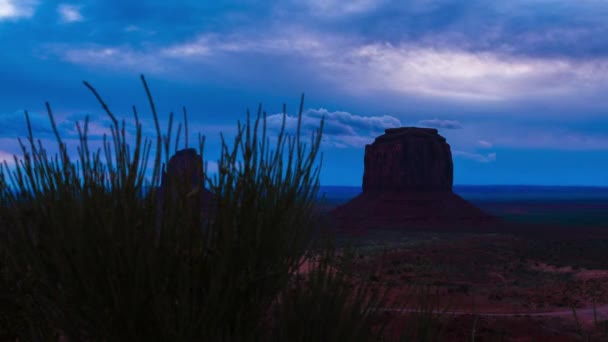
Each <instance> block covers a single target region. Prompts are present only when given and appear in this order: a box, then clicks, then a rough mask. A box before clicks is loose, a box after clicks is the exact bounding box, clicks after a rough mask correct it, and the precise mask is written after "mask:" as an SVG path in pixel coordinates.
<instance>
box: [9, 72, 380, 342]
mask: <svg viewBox="0 0 608 342" xmlns="http://www.w3.org/2000/svg"><path fill="white" fill-rule="evenodd" d="M141 80H142V82H143V85H144V88H145V91H146V93H147V96H148V99H149V103H150V107H151V110H152V114H153V117H154V122H155V126H156V132H157V139H156V155H155V159H154V169H153V174H152V179H151V181H149V182H144V174H145V167H141V166H142V165H144V166H145V165H147V159H148V154H149V152H150V146H151V143H150V141H149V140H148V139H146V140H145V142H144V145H143V150H142V145H141V138H142V135H141V132H142V126H141V123H140V122H139V118H138V114H137V110H136V108H135V107H133V115H134V118H135V122H136V127H137V134H136V144H135V148H134V149H133V150H131V149H130V147H129V145H128V144H127V143H126V139H125V122H124V120H123V121H122V127H120V126H119V124H118V120H117V119H116V117H115V116H114V114H113V113H112V112H111V111H110V110H109V108H108V106H107V105H106V104H105V102H104V101H103V100H102V98H101V97H100V96H99V94H98V93H97V91H96V90H95V89H94V88H93V87H91V86H90V85H89V84H88V83H87V82H84V84H85V86H87V87H88V88H89V89H90V90H91V92H92V93H93V94H94V95H95V97H96V98H97V100H98V101H99V102H100V104H101V105H102V107H103V109H104V110H105V112H106V113H107V115H108V116H109V117H110V118H111V119H112V122H113V125H112V126H111V133H112V143H113V147H114V154H112V153H111V151H112V149H111V146H110V144H109V143H108V142H107V139H106V138H107V137H106V135H104V139H103V147H104V153H105V157H106V165H103V164H102V163H101V161H100V152H101V151H100V150H98V151H97V152H96V153H95V154H93V155H92V154H91V153H90V152H89V148H88V145H87V130H88V119H89V118H88V117H86V119H85V123H84V130H81V127H80V124H79V123H77V129H78V132H79V136H80V146H79V147H78V153H79V158H80V163H76V164H74V163H72V162H71V161H70V159H69V157H68V154H67V148H66V145H65V144H64V143H63V142H62V139H61V137H60V135H59V132H58V131H57V128H56V125H55V121H54V119H53V114H52V111H51V108H50V105H49V104H48V103H47V104H46V107H47V112H48V115H49V119H50V121H51V125H52V128H53V131H54V133H55V135H56V138H57V141H58V144H59V150H60V156H59V157H57V155H55V158H54V160H50V161H49V159H48V158H47V155H46V151H45V150H44V148H43V147H42V145H41V143H40V141H39V142H38V147H37V146H36V144H35V143H34V139H33V135H32V130H31V125H30V121H29V115H28V113H27V111H26V112H25V116H26V120H27V125H28V133H29V135H28V140H29V145H30V150H31V151H28V149H27V148H26V146H25V145H24V144H23V142H22V141H21V139H19V143H20V145H21V148H22V150H23V156H24V160H21V161H20V163H17V164H16V166H17V168H16V170H15V171H14V172H13V173H10V172H9V170H8V166H7V164H6V162H5V163H4V167H5V168H6V174H8V176H9V177H10V180H11V183H12V184H13V185H14V186H15V185H16V186H17V188H18V191H17V192H16V193H14V192H13V191H11V190H10V187H9V183H8V178H7V176H6V175H5V171H4V168H2V172H1V173H0V203H1V206H0V207H1V208H0V215H1V217H0V224H1V225H2V226H3V227H4V228H6V229H4V230H3V231H2V233H3V236H2V239H1V247H2V251H4V252H5V253H4V255H3V257H4V258H5V260H4V265H5V267H4V269H5V271H6V272H5V276H4V279H3V280H4V284H5V285H6V286H5V287H4V289H6V290H7V291H8V288H9V287H10V286H12V285H14V284H15V283H16V282H17V281H16V279H18V278H19V277H21V276H22V275H23V274H28V275H29V276H28V278H27V279H28V281H27V282H26V283H27V286H24V287H22V288H23V291H25V292H24V293H23V294H21V295H17V294H16V295H15V298H17V300H16V301H15V303H13V304H14V305H15V306H16V307H18V310H20V311H21V312H24V313H25V314H24V317H27V319H28V320H30V321H32V320H34V319H36V322H34V323H37V324H38V325H39V327H36V326H35V325H36V324H30V325H28V326H27V330H28V334H25V332H19V333H18V334H19V335H20V337H21V339H24V338H25V339H27V338H30V339H34V340H37V339H40V340H48V339H49V336H50V335H49V334H52V333H51V332H52V331H54V329H59V330H60V331H62V332H63V333H64V334H65V335H66V336H67V337H68V338H69V339H70V340H73V341H80V340H93V341H195V340H196V341H198V340H211V341H228V340H236V341H255V340H261V339H270V340H273V339H282V340H295V339H296V338H297V337H298V336H301V333H303V332H304V331H306V329H307V328H308V327H309V325H308V324H309V323H311V322H313V321H314V322H323V323H324V324H323V325H322V326H321V328H320V330H317V331H314V333H312V334H311V335H310V336H311V337H314V338H317V337H322V336H324V337H327V338H329V337H331V338H335V339H336V340H340V341H342V340H345V339H343V338H344V337H354V336H355V335H356V336H357V337H359V338H360V339H362V340H363V339H369V338H371V336H372V335H373V334H372V330H371V329H368V328H366V327H367V326H368V325H367V322H368V317H370V315H371V314H372V313H373V307H374V306H378V305H380V303H381V301H382V300H383V299H382V296H376V295H370V290H369V289H370V287H364V288H363V289H362V290H357V291H351V292H349V290H348V289H349V288H351V287H352V286H351V284H348V282H347V281H345V279H346V278H345V276H344V275H343V274H341V273H340V272H333V273H332V272H327V271H326V270H327V267H328V265H329V264H330V263H331V262H332V260H334V259H335V258H334V256H335V250H334V248H333V247H332V246H333V245H332V243H331V241H330V240H329V238H326V239H323V241H321V239H313V238H312V237H313V233H314V232H315V231H316V232H319V231H325V232H326V233H327V230H326V229H325V228H323V225H322V224H321V221H320V220H319V217H318V215H316V214H314V212H313V210H312V209H313V204H314V201H315V198H316V193H317V190H318V173H319V169H320V165H319V166H317V167H316V168H313V166H314V163H315V160H316V156H317V153H318V150H319V145H320V141H321V134H322V128H323V120H321V125H320V128H319V129H318V130H317V132H316V134H315V133H313V135H312V137H311V146H310V152H309V153H305V151H306V144H304V143H301V142H300V127H301V118H302V109H303V96H302V102H301V103H300V111H299V116H298V128H297V133H296V135H295V136H286V134H285V130H284V128H285V117H286V114H285V106H283V109H284V110H283V112H284V113H283V126H282V128H281V131H280V133H279V136H278V141H277V145H276V149H275V150H269V145H270V140H269V138H268V137H267V136H266V113H264V115H263V120H260V119H261V114H262V107H261V105H260V107H259V109H258V113H257V118H256V120H255V124H254V126H253V129H252V126H251V123H250V114H249V111H248V112H247V122H246V124H245V125H243V126H242V125H241V124H240V122H239V124H238V127H239V129H238V134H237V136H236V138H235V141H234V146H233V147H232V148H229V147H228V145H227V144H226V142H225V140H224V138H223V136H222V151H221V159H220V161H219V172H218V175H217V176H216V177H214V178H213V179H211V178H210V177H208V175H207V170H206V169H205V170H204V177H205V182H204V183H208V185H209V188H210V189H211V191H212V192H213V193H214V196H215V201H216V203H217V204H218V206H217V211H216V213H215V215H213V217H212V218H211V219H210V220H207V219H206V218H205V217H202V216H201V215H200V213H198V212H192V210H193V209H192V206H189V205H185V204H186V203H187V201H190V200H191V198H189V197H188V195H184V196H181V197H180V198H178V199H177V200H176V201H165V204H163V205H162V207H159V206H158V202H157V197H158V192H157V190H156V186H158V185H159V181H160V177H159V175H160V172H161V152H162V148H163V147H164V152H165V162H166V160H167V159H168V157H169V147H170V142H171V126H172V120H173V114H172V113H171V115H170V119H169V129H168V132H167V134H166V135H162V136H161V132H160V128H159V124H158V118H157V115H156V109H155V105H154V102H153V100H152V96H151V94H150V90H149V88H148V85H147V83H146V81H145V78H144V77H143V75H142V76H141ZM183 113H184V120H185V121H186V120H187V113H186V110H185V108H184V111H183ZM260 121H261V122H262V124H263V125H262V134H261V136H259V132H258V131H259V129H258V126H259V123H260ZM185 127H186V137H187V122H186V126H185ZM180 128H181V126H180ZM179 131H180V129H179V128H178V134H177V139H176V141H175V150H177V148H178V142H179ZM185 144H186V147H187V145H188V142H187V139H186V143H185ZM203 147H204V137H202V138H201V136H200V134H199V150H200V154H201V155H203ZM285 148H287V152H288V156H287V158H286V159H285V158H284V151H285V150H284V149H285ZM131 152H132V153H131ZM239 157H240V158H241V159H242V160H239ZM14 159H15V161H16V162H17V158H16V157H14ZM140 167H141V168H140ZM203 186H204V184H200V185H199V186H198V188H196V189H194V193H196V192H197V191H201V189H202V187H203ZM144 187H147V188H148V189H151V190H150V191H149V192H148V193H146V194H145V195H142V194H143V191H142V190H143V188H144ZM180 187H183V188H182V189H181V190H189V189H185V188H186V187H187V184H181V185H180ZM179 193H184V194H185V193H188V191H184V192H182V191H180V192H179ZM190 195H192V192H191V193H190ZM142 196H144V197H143V198H142ZM159 210H161V211H162V212H163V216H162V221H161V222H160V224H159V227H160V230H159V231H156V229H154V228H155V227H156V223H157V222H156V221H155V220H156V217H157V216H156V214H155V213H156V212H158V211H159ZM324 236H329V234H328V233H327V234H324ZM328 241H329V242H328ZM320 242H323V243H322V244H321V243H320ZM311 254H321V255H324V256H325V257H324V258H322V259H321V260H322V261H320V262H319V263H318V264H317V266H316V267H315V268H313V270H312V273H311V274H309V281H308V282H307V283H306V284H307V286H300V285H299V284H300V283H298V281H297V280H294V275H295V274H296V273H297V272H296V270H297V268H298V266H299V265H300V263H301V262H302V260H306V259H307V258H309V257H310V256H311ZM294 284H295V285H294ZM13 287H14V286H13ZM360 289H361V288H360ZM11 291H13V292H14V293H17V291H16V290H14V289H13V290H11ZM23 291H22V292H23ZM332 297H333V298H336V300H335V301H330V299H331V298H332ZM278 299H281V300H278ZM382 303H383V302H382ZM293 308H300V309H301V310H300V311H291V309H293ZM277 312H278V313H280V314H281V315H279V316H278V318H277V316H276V315H275V316H274V318H272V317H273V314H272V313H277ZM290 312H291V313H292V315H288V313H290ZM295 312H298V316H297V317H299V318H301V321H300V323H301V324H298V322H297V321H291V319H292V318H294V319H295V318H297V317H296V316H293V313H295ZM269 313H270V314H269ZM3 314H4V315H8V314H14V312H10V313H6V312H4V313H3ZM269 317H271V319H269ZM285 317H289V320H287V319H286V318H285ZM13 319H17V318H15V317H13ZM289 322H291V323H289ZM25 327H26V326H25V325H23V328H25ZM28 336H29V337H28ZM329 340H331V339H329ZM346 340H348V339H346Z"/></svg>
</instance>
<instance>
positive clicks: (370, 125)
mask: <svg viewBox="0 0 608 342" xmlns="http://www.w3.org/2000/svg"><path fill="white" fill-rule="evenodd" d="M323 116H324V117H325V122H324V127H323V144H324V146H327V144H329V145H331V146H332V147H337V148H346V147H356V148H361V147H365V145H366V144H370V143H372V142H373V141H374V138H376V137H377V136H379V135H381V134H384V130H385V129H386V128H394V127H400V126H401V122H400V121H399V119H397V118H395V117H393V116H390V115H382V116H361V115H356V114H352V113H349V112H343V111H333V112H330V111H328V110H327V109H325V108H320V109H308V110H306V111H304V112H303V113H302V123H301V134H302V135H301V136H303V137H309V136H310V133H311V132H312V131H313V130H316V129H318V128H319V126H320V123H321V118H322V117H323ZM282 121H283V114H282V113H281V114H272V115H269V116H267V118H266V124H267V126H268V127H269V128H270V129H273V130H274V131H275V132H278V131H279V130H280V128H281V124H282ZM297 124H298V118H297V116H289V115H288V116H287V118H286V120H285V130H286V132H287V133H290V134H291V133H295V130H296V128H297Z"/></svg>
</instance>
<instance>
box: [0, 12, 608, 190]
mask: <svg viewBox="0 0 608 342" xmlns="http://www.w3.org/2000/svg"><path fill="white" fill-rule="evenodd" d="M607 17H608V0H577V1H573V0H510V1H489V0H486V1H482V0H467V1H462V0H445V1H438V0H409V1H402V0H396V1H391V0H350V1H340V0H325V1H323V0H284V1H252V0H244V1H222V0H214V1H201V0H173V1H160V0H148V1H139V0H120V1H117V0H88V1H82V2H76V1H73V2H63V1H42V0H0V42H2V53H0V78H1V80H2V81H3V82H1V83H0V160H6V161H7V163H8V165H9V169H11V170H14V169H15V163H14V160H13V155H16V156H17V157H18V158H22V155H23V153H22V150H21V147H20V146H19V143H18V140H17V138H21V139H22V140H23V141H24V142H27V125H26V121H25V114H24V111H25V110H27V111H28V113H29V115H30V119H31V120H32V129H33V133H34V138H35V139H40V141H41V142H42V144H43V146H45V148H46V149H47V153H49V155H54V154H55V153H57V152H58V148H57V140H56V138H55V136H54V133H53V131H52V129H51V123H50V121H49V117H48V114H47V109H46V107H45V102H47V101H48V102H49V103H50V107H51V109H52V111H53V115H54V117H55V120H56V122H57V125H58V130H59V132H60V135H61V137H62V139H63V141H64V142H65V143H66V144H67V148H68V153H69V155H70V157H71V159H72V160H73V161H74V162H75V161H76V160H78V152H77V149H76V148H77V146H78V144H79V140H78V131H77V130H76V122H80V125H83V124H84V119H85V116H87V115H88V116H89V120H90V124H89V136H88V137H89V146H90V148H91V150H92V151H96V150H97V149H98V148H101V147H102V139H103V134H104V133H106V134H107V135H108V136H110V134H111V133H110V129H109V127H110V125H111V120H110V118H109V117H108V116H107V115H106V114H105V112H104V111H103V109H102V107H101V105H100V104H99V102H98V101H97V100H96V98H95V97H94V96H93V94H92V93H91V91H90V90H89V89H87V88H86V87H85V86H84V85H83V83H82V81H87V82H89V83H90V84H91V85H92V86H93V87H95V89H96V90H97V91H98V92H99V93H100V95H101V96H102V98H103V99H104V100H105V101H106V102H107V104H108V106H109V107H110V109H111V110H112V111H113V112H114V113H115V114H116V116H117V117H118V119H119V120H122V119H123V118H124V119H125V121H126V124H127V127H126V130H127V141H128V142H133V144H134V135H135V126H134V120H133V115H132V106H133V105H135V106H136V107H137V110H138V114H139V117H140V120H141V122H142V124H143V132H144V136H145V137H149V138H150V139H154V140H153V141H155V139H156V131H155V126H154V121H153V117H152V113H151V110H150V107H149V105H148V101H147V98H146V94H145V91H144V88H143V86H142V82H141V79H140V74H143V75H145V77H146V80H147V82H148V85H149V86H150V90H151V92H152V96H153V97H154V100H155V103H156V108H157V110H158V115H159V120H160V126H161V129H162V130H163V132H166V129H167V125H168V118H169V113H170V112H174V113H175V119H176V122H174V125H173V127H174V128H173V134H175V132H176V126H177V122H178V121H179V122H181V121H183V114H182V107H183V106H185V107H186V109H187V111H188V128H189V132H188V133H189V145H190V147H196V146H198V145H196V142H197V136H198V134H199V133H200V134H202V135H204V136H205V137H206V143H205V149H204V160H205V161H206V162H208V168H209V171H210V172H214V171H216V170H217V159H218V158H219V156H220V148H221V140H220V134H219V133H220V132H222V133H223V135H224V137H225V138H226V140H227V142H228V144H229V146H232V141H233V139H234V137H235V134H236V130H237V121H241V122H243V121H244V120H246V110H247V109H248V108H249V109H250V110H251V112H252V114H255V113H257V108H258V105H259V104H260V103H262V105H263V108H264V110H265V111H266V112H267V118H268V128H269V134H270V135H271V136H272V135H274V136H276V134H277V132H278V129H279V128H280V124H281V119H282V108H283V104H286V105H287V114H288V118H287V128H288V131H290V132H293V130H294V127H295V123H296V121H297V112H298V107H299V102H300V96H301V95H302V93H304V94H305V100H304V112H303V120H302V122H303V131H302V136H303V137H305V138H306V139H307V141H309V137H310V134H311V132H312V131H313V130H315V129H317V128H318V127H319V124H320V119H321V117H323V116H324V117H325V128H324V132H323V139H322V143H321V148H320V149H321V152H322V153H323V162H322V165H321V166H322V168H321V174H320V182H321V185H349V186H360V185H361V182H362V177H363V156H364V149H365V145H366V144H370V143H372V142H373V141H374V138H375V137H377V136H379V135H381V134H382V133H383V132H384V129H386V128H391V127H400V126H416V127H435V128H437V129H438V130H439V133H440V134H441V135H442V136H444V137H445V138H446V139H447V141H448V143H449V144H450V146H451V150H452V155H453V161H454V183H455V184H462V185H465V184H471V185H485V184H491V185H502V184H505V185H511V184H523V185H594V186H608V172H606V169H608V21H606V20H605V19H606V18H607ZM182 133H183V129H182ZM180 144H181V145H183V144H184V139H183V137H182V138H181V141H180ZM309 145H310V144H309ZM154 146H155V145H154ZM180 148H181V147H180ZM172 150H173V147H172ZM154 151H155V149H154V148H153V149H152V151H151V155H150V156H151V157H153V153H154ZM102 156H103V152H102ZM102 160H104V161H105V158H103V157H102ZM149 165H152V164H149ZM147 175H151V167H150V168H149V172H148V173H147Z"/></svg>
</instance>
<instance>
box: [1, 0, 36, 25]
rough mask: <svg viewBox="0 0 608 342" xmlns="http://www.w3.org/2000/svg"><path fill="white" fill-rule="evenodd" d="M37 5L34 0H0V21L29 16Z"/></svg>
mask: <svg viewBox="0 0 608 342" xmlns="http://www.w3.org/2000/svg"><path fill="white" fill-rule="evenodd" d="M37 5H38V1H35V0H0V21H3V20H9V19H19V18H31V17H32V16H33V15H34V10H35V8H36V6H37Z"/></svg>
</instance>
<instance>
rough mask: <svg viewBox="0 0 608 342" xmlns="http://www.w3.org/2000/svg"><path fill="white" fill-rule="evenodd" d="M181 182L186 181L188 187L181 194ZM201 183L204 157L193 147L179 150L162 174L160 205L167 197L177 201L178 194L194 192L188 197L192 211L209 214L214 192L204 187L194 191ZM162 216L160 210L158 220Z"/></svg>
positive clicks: (160, 206)
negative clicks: (179, 185) (179, 186)
mask: <svg viewBox="0 0 608 342" xmlns="http://www.w3.org/2000/svg"><path fill="white" fill-rule="evenodd" d="M180 182H186V187H185V188H184V189H182V190H183V191H184V193H181V194H180V193H179V190H180V189H179V188H178V184H179V183H180ZM201 183H204V179H203V160H202V157H201V156H200V155H199V154H198V153H196V150H195V149H193V148H187V149H183V150H180V151H177V152H176V153H175V154H174V155H173V156H172V157H171V158H170V159H169V163H168V165H167V167H166V171H164V172H163V174H162V178H161V186H160V188H159V189H158V190H159V196H158V205H159V206H158V207H159V208H162V204H163V201H164V200H165V199H170V200H172V201H176V200H177V198H178V196H180V195H182V196H183V195H187V194H189V193H192V194H193V195H191V196H190V197H188V199H187V201H188V203H190V205H192V206H193V207H192V211H191V212H193V213H202V214H203V215H206V216H208V215H209V214H211V208H212V207H213V206H212V202H213V194H212V193H211V191H209V190H208V189H206V188H204V187H203V188H202V191H200V192H198V194H196V193H193V192H192V191H193V190H195V189H197V187H198V186H199V185H200V184H201ZM203 185H204V184H203ZM196 208H199V209H198V211H196V210H195V209H196ZM161 217H162V211H160V210H159V212H158V213H157V222H160V219H161Z"/></svg>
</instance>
